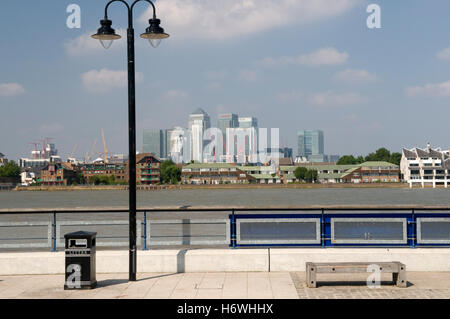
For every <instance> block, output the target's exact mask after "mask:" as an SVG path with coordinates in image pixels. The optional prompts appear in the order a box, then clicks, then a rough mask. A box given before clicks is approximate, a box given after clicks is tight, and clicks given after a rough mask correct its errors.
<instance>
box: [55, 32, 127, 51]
mask: <svg viewBox="0 0 450 319" xmlns="http://www.w3.org/2000/svg"><path fill="white" fill-rule="evenodd" d="M94 33H96V31H90V32H86V33H84V34H82V35H80V36H78V37H76V38H74V39H68V40H66V42H64V48H65V49H66V53H67V54H68V55H70V56H87V55H91V54H98V53H104V52H105V48H103V46H102V45H101V44H100V41H99V40H96V39H93V38H91V35H93V34H94ZM116 33H117V34H119V35H120V36H122V39H120V40H116V41H114V43H113V44H112V46H111V47H110V48H109V49H108V50H115V49H118V48H122V47H124V46H125V44H126V42H127V40H126V37H125V36H126V34H127V32H126V30H125V29H119V30H116ZM124 37H125V38H124Z"/></svg>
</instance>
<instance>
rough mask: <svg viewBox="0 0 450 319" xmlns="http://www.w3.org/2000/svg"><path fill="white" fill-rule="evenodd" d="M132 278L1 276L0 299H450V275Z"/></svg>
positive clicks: (238, 274)
mask: <svg viewBox="0 0 450 319" xmlns="http://www.w3.org/2000/svg"><path fill="white" fill-rule="evenodd" d="M127 276H128V274H125V273H120V274H98V275H97V280H98V281H99V285H98V288H97V289H93V290H78V291H65V290H63V285H64V276H63V275H33V276H0V298H2V299H4V298H25V299H29V298H51V299H56V298H70V299H75V298H82V299H93V298H94V299H95V298H100V299H105V298H106V299H109V298H117V299H120V298H133V299H137V298H157V299H168V298H171V299H330V298H331V299H355V298H356V299H379V298H394V299H417V298H420V299H435V298H440V299H442V298H443V299H450V272H408V274H407V277H408V288H397V287H395V286H393V285H392V283H391V282H389V280H390V279H391V277H390V275H389V274H383V275H382V277H381V280H382V285H381V287H380V288H372V289H371V288H368V287H367V286H366V284H365V282H366V279H367V277H366V274H339V275H337V274H333V275H328V274H323V275H322V274H321V275H318V284H319V287H318V288H307V287H306V283H305V273H304V272H228V273H179V274H168V273H141V274H139V275H138V280H137V281H136V282H132V283H130V282H128V280H127ZM348 280H350V281H348ZM321 283H323V284H322V285H321Z"/></svg>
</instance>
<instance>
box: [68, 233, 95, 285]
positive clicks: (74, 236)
mask: <svg viewBox="0 0 450 319" xmlns="http://www.w3.org/2000/svg"><path fill="white" fill-rule="evenodd" d="M96 236H97V233H92V232H86V231H78V232H74V233H69V234H66V235H64V238H65V242H66V282H65V284H64V289H65V290H68V289H92V288H95V286H96V285H97V280H96V276H95V275H96V274H95V273H96V270H95V251H96V249H95V239H96Z"/></svg>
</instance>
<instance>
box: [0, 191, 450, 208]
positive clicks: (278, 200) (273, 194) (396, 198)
mask: <svg viewBox="0 0 450 319" xmlns="http://www.w3.org/2000/svg"><path fill="white" fill-rule="evenodd" d="M127 205H128V192H127V191H115V190H111V191H100V190H95V191H55V192H44V191H35V192H34V191H21V192H16V191H4V192H0V209H2V208H10V209H14V208H59V207H61V208H75V207H118V206H127ZM137 205H138V208H139V207H151V206H305V205H445V206H450V189H397V188H338V189H336V188H328V189H327V188H323V189H322V188H321V189H282V188H271V189H198V190H160V191H140V192H138V194H137Z"/></svg>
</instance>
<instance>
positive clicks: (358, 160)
mask: <svg viewBox="0 0 450 319" xmlns="http://www.w3.org/2000/svg"><path fill="white" fill-rule="evenodd" d="M364 162H365V161H364V157H363V156H362V155H359V156H358V158H357V159H356V164H362V163H364Z"/></svg>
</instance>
